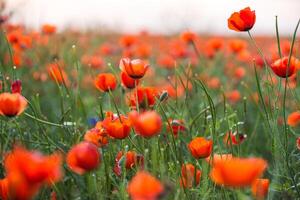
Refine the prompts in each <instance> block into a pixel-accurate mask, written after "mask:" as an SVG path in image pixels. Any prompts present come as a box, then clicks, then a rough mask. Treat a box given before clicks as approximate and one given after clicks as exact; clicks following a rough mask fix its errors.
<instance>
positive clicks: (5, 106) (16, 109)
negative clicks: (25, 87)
mask: <svg viewBox="0 0 300 200" xmlns="http://www.w3.org/2000/svg"><path fill="white" fill-rule="evenodd" d="M26 107H27V100H26V99H25V97H23V96H22V95H20V94H19V93H14V94H11V93H2V94H0V115H2V116H6V117H14V116H17V115H20V114H21V113H23V111H24V110H25V109H26Z"/></svg>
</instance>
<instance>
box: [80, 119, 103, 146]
mask: <svg viewBox="0 0 300 200" xmlns="http://www.w3.org/2000/svg"><path fill="white" fill-rule="evenodd" d="M100 123H101V122H100ZM97 124H98V126H100V124H99V122H98V123H97ZM84 141H87V142H91V143H93V144H95V145H96V146H98V147H101V146H105V145H107V144H108V135H107V133H106V131H105V129H104V128H92V129H90V130H88V131H87V132H86V133H85V134H84Z"/></svg>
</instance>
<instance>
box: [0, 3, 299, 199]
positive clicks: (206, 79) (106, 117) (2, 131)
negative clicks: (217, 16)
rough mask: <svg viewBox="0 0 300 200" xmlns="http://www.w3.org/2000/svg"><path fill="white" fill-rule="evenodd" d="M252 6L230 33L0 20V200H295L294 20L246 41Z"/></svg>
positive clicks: (234, 20)
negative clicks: (286, 31)
mask: <svg viewBox="0 0 300 200" xmlns="http://www.w3.org/2000/svg"><path fill="white" fill-rule="evenodd" d="M252 9H255V8H251V10H250V8H245V9H244V10H242V11H238V12H236V13H234V14H232V15H231V16H230V13H231V12H232V13H233V12H234V11H228V13H229V15H228V18H229V19H228V27H229V29H232V30H235V31H238V32H242V37H240V35H239V37H231V36H224V35H220V34H219V35H212V34H197V33H196V32H193V31H191V30H188V29H187V30H182V32H180V33H178V34H168V35H162V34H153V33H149V32H147V31H141V32H139V33H136V34H129V33H128V34H127V33H126V34H125V33H124V34H120V33H117V32H100V31H87V32H81V31H77V30H71V29H67V30H64V31H57V27H56V26H55V25H52V24H44V25H43V26H42V27H40V29H39V30H38V31H36V30H32V29H30V28H27V27H25V26H23V25H22V24H13V23H11V22H10V16H7V15H2V16H1V20H0V23H1V35H0V57H1V59H0V69H1V70H0V83H1V84H0V89H1V94H0V115H1V118H0V152H1V157H0V158H1V161H2V162H1V166H0V177H1V180H0V196H1V198H2V199H20V200H26V199H52V200H53V199H134V200H156V199H298V198H300V188H299V181H300V180H299V170H298V169H299V164H300V163H299V156H300V154H299V149H300V139H298V137H299V133H298V132H299V126H298V125H299V124H300V111H299V100H300V97H299V88H298V87H297V86H298V83H299V81H298V69H299V68H300V62H299V60H298V59H297V58H299V48H300V43H299V36H298V35H299V34H297V28H298V26H299V21H298V22H297V21H295V22H294V28H295V32H291V33H290V35H288V36H282V37H280V24H279V26H278V24H277V18H274V22H275V21H276V26H274V36H257V35H256V36H255V37H252V35H251V33H252V30H251V28H252V27H253V26H255V13H254V11H252ZM243 12H247V14H245V15H246V17H247V18H246V19H244V18H245V17H244V14H243ZM224 20H227V19H224ZM241 21H242V22H241ZM274 22H273V21H272V22H270V23H274ZM297 23H298V24H297ZM274 24H275V23H274Z"/></svg>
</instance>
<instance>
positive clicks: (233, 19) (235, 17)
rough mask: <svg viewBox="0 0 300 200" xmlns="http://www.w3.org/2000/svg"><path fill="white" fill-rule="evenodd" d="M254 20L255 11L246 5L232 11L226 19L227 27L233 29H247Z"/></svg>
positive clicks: (251, 25)
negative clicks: (237, 10) (236, 10)
mask: <svg viewBox="0 0 300 200" xmlns="http://www.w3.org/2000/svg"><path fill="white" fill-rule="evenodd" d="M255 20H256V15H255V11H254V10H253V11H252V10H251V9H250V8H249V7H246V8H244V9H242V10H240V11H239V12H234V13H233V14H232V15H231V16H230V17H229V19H228V28H229V29H231V30H234V31H249V30H250V29H251V28H252V27H253V25H254V23H255Z"/></svg>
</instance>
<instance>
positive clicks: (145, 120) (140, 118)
mask: <svg viewBox="0 0 300 200" xmlns="http://www.w3.org/2000/svg"><path fill="white" fill-rule="evenodd" d="M129 119H130V121H131V122H132V124H133V126H134V128H135V130H136V132H137V134H139V135H141V136H143V137H145V138H150V137H153V136H155V135H157V134H159V133H160V131H161V128H162V119H161V117H160V115H159V114H158V113H157V112H156V111H146V112H143V113H140V114H139V113H138V112H137V111H131V112H130V113H129Z"/></svg>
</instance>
